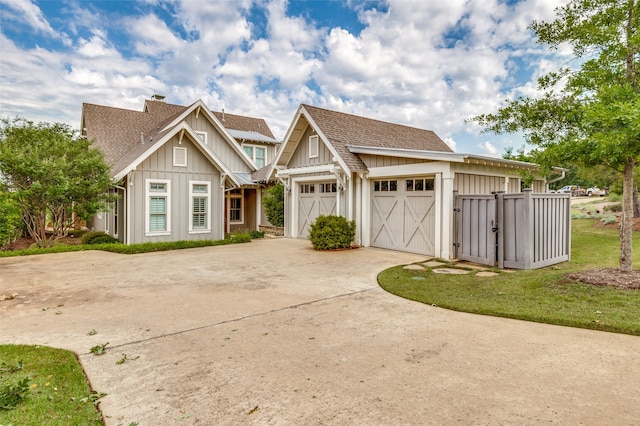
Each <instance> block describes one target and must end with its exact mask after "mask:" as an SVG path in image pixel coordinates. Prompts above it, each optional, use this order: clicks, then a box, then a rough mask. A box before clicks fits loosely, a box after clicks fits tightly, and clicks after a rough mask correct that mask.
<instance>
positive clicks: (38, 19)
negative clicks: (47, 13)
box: [0, 0, 58, 37]
mask: <svg viewBox="0 0 640 426" xmlns="http://www.w3.org/2000/svg"><path fill="white" fill-rule="evenodd" d="M0 3H3V4H5V5H7V6H9V7H10V8H11V9H13V10H14V11H15V12H17V13H18V14H19V15H14V16H12V18H14V19H19V20H22V21H24V22H26V23H27V24H28V25H29V26H30V27H31V28H33V29H36V30H38V31H41V32H43V33H45V34H49V35H52V36H56V37H57V36H58V34H57V33H56V32H55V31H54V29H53V28H51V25H50V24H49V22H48V21H47V19H46V18H45V17H44V14H43V13H42V11H41V10H40V8H39V7H38V6H37V5H35V4H34V3H32V2H31V1H29V0H0ZM2 13H3V15H5V13H7V11H3V12H2ZM7 15H8V14H7ZM7 15H5V16H3V21H5V20H6V19H7V18H8V17H11V16H10V15H9V16H7ZM5 22H6V21H5Z"/></svg>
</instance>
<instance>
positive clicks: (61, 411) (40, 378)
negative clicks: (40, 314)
mask: <svg viewBox="0 0 640 426" xmlns="http://www.w3.org/2000/svg"><path fill="white" fill-rule="evenodd" d="M19 393H21V394H22V396H23V397H24V399H22V398H21V397H16V394H19ZM101 396H102V395H101V394H98V393H96V392H93V391H92V390H91V388H90V386H89V385H88V383H87V379H86V377H85V375H84V372H83V371H82V367H81V366H80V363H79V362H78V359H77V358H76V356H75V355H74V354H73V353H72V352H69V351H65V350H62V349H54V348H48V347H44V346H26V345H0V407H5V408H0V425H44V424H46V425H50V426H56V425H103V424H104V423H103V421H102V415H101V414H100V412H99V411H98V409H97V401H98V399H99V398H100V397H101ZM7 408H9V409H7Z"/></svg>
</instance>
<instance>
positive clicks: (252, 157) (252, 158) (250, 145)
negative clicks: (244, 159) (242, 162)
mask: <svg viewBox="0 0 640 426" xmlns="http://www.w3.org/2000/svg"><path fill="white" fill-rule="evenodd" d="M245 147H249V148H251V152H252V155H251V156H249V154H247V151H244V148H245ZM256 148H260V149H263V150H264V164H263V165H262V166H258V164H257V163H256ZM242 150H243V151H244V153H245V154H247V156H248V157H249V158H250V159H251V161H253V164H254V165H255V166H256V167H257V168H258V169H261V168H263V167H264V166H266V165H267V164H269V159H268V158H267V157H268V151H267V147H266V146H264V145H256V144H252V143H243V144H242Z"/></svg>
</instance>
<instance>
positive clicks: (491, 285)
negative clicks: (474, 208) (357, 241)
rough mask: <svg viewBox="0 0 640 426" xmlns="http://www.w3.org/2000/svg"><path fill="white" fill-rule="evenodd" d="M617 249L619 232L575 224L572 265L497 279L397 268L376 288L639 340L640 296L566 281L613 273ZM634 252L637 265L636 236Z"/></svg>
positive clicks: (481, 311)
mask: <svg viewBox="0 0 640 426" xmlns="http://www.w3.org/2000/svg"><path fill="white" fill-rule="evenodd" d="M619 246H620V239H619V231H618V230H616V229H604V228H600V227H595V226H594V221H593V220H586V219H585V220H574V221H572V250H571V261H570V262H565V263H561V264H558V265H555V266H550V267H547V268H543V269H538V270H531V271H517V272H515V273H506V272H500V274H499V275H498V276H495V277H479V276H476V275H475V273H470V274H468V275H447V274H435V273H434V272H432V270H431V269H430V268H427V270H425V271H414V270H407V269H403V268H402V266H397V267H393V268H390V269H387V270H385V271H383V272H382V273H381V274H380V275H379V276H378V282H379V283H380V285H381V286H382V288H384V289H385V290H387V291H388V292H390V293H393V294H396V295H398V296H401V297H404V298H407V299H411V300H416V301H419V302H423V303H427V304H429V305H436V306H439V307H442V308H447V309H452V310H456V311H463V312H471V313H477V314H483V315H493V316H500V317H508V318H517V319H522V320H528V321H536V322H543V323H549V324H559V325H568V326H573V327H581V328H590V329H595V330H605V331H613V332H618V333H627V334H634V335H640V290H617V289H614V288H609V287H597V286H592V285H586V284H582V283H579V282H576V281H573V280H570V279H568V278H566V277H565V274H567V273H569V272H575V271H582V270H588V269H595V268H605V267H613V268H616V267H617V266H618V256H619ZM634 246H635V247H636V251H635V253H634V256H633V259H634V264H636V263H637V262H638V261H640V255H639V253H638V249H637V247H640V235H634ZM422 278H424V279H422Z"/></svg>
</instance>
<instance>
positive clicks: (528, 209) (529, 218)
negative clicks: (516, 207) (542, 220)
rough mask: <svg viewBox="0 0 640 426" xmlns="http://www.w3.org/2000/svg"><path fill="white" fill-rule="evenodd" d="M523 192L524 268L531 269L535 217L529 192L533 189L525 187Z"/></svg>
mask: <svg viewBox="0 0 640 426" xmlns="http://www.w3.org/2000/svg"><path fill="white" fill-rule="evenodd" d="M522 192H523V193H524V199H523V202H524V206H523V207H524V226H523V228H524V229H523V231H524V234H525V235H524V243H525V246H524V247H525V249H524V269H531V267H532V265H533V258H534V250H535V241H534V240H535V238H536V236H535V235H533V231H534V223H533V222H534V221H535V217H534V211H533V199H532V197H531V194H532V193H533V190H532V189H531V188H527V189H525V190H523V191H522Z"/></svg>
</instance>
